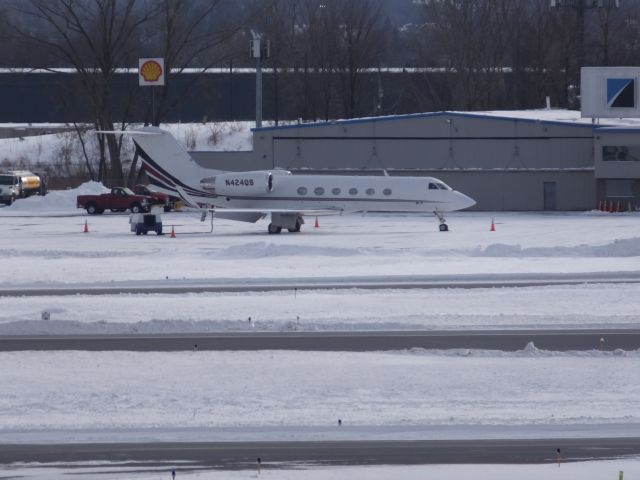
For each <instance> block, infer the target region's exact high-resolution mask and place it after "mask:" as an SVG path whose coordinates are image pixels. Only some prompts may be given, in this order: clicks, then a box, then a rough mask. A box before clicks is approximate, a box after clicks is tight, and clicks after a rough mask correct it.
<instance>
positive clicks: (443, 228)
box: [433, 210, 449, 232]
mask: <svg viewBox="0 0 640 480" xmlns="http://www.w3.org/2000/svg"><path fill="white" fill-rule="evenodd" d="M433 214H434V215H435V216H436V217H438V220H439V221H440V226H439V227H438V228H439V229H440V231H441V232H448V231H449V225H447V221H446V220H445V218H444V213H442V212H438V211H437V210H436V211H435V212H433Z"/></svg>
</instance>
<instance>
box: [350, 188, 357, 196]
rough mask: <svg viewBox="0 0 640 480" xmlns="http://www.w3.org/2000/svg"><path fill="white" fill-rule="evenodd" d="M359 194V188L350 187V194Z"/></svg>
mask: <svg viewBox="0 0 640 480" xmlns="http://www.w3.org/2000/svg"><path fill="white" fill-rule="evenodd" d="M357 194H358V189H357V188H350V189H349V195H357Z"/></svg>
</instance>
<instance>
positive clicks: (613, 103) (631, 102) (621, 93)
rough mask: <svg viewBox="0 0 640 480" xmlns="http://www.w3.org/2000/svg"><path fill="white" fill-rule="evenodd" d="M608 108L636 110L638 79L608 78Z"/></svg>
mask: <svg viewBox="0 0 640 480" xmlns="http://www.w3.org/2000/svg"><path fill="white" fill-rule="evenodd" d="M607 106H608V107H610V108H636V79H635V78H607Z"/></svg>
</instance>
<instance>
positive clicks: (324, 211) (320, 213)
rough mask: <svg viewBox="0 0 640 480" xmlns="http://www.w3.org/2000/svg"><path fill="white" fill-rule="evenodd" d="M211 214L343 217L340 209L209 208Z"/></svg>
mask: <svg viewBox="0 0 640 480" xmlns="http://www.w3.org/2000/svg"><path fill="white" fill-rule="evenodd" d="M207 210H208V211H210V212H213V213H214V214H216V213H259V214H262V215H267V214H270V213H279V214H280V215H302V216H305V215H310V216H316V217H320V216H327V215H341V214H342V210H338V209H331V208H327V209H309V210H305V209H291V208H209V209H207Z"/></svg>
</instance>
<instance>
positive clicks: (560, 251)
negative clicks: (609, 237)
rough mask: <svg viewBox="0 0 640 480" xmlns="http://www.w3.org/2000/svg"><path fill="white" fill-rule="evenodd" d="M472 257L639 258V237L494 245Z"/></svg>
mask: <svg viewBox="0 0 640 480" xmlns="http://www.w3.org/2000/svg"><path fill="white" fill-rule="evenodd" d="M470 255H471V256H474V257H518V258H523V257H639V256H640V237H632V238H624V239H616V240H614V241H612V242H609V243H606V244H604V245H577V246H574V247H529V248H523V247H522V246H521V245H505V244H502V243H494V244H491V245H487V246H486V247H484V248H481V247H479V248H476V249H474V250H472V251H471V252H470Z"/></svg>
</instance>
